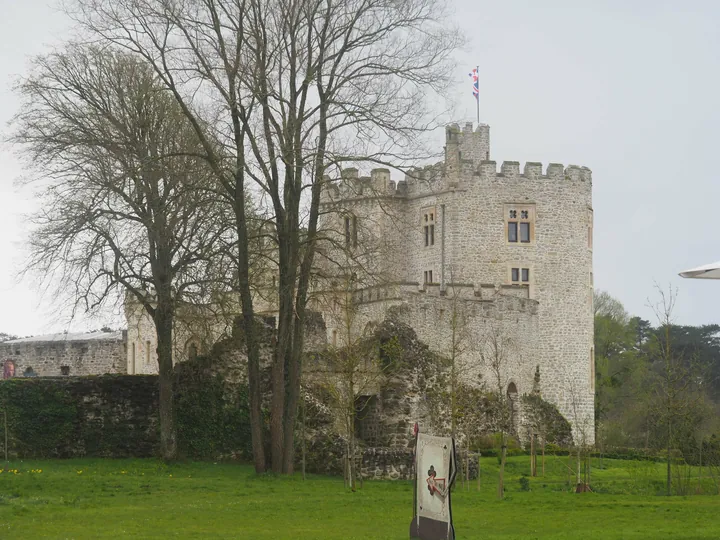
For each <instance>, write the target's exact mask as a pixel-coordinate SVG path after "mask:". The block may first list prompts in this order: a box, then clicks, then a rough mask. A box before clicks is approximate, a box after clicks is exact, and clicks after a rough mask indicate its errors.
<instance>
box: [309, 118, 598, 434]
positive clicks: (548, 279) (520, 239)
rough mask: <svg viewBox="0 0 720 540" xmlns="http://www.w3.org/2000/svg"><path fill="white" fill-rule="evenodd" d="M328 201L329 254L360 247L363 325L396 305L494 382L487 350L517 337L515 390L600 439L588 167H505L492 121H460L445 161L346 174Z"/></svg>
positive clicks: (441, 346)
mask: <svg viewBox="0 0 720 540" xmlns="http://www.w3.org/2000/svg"><path fill="white" fill-rule="evenodd" d="M322 206H323V209H322V210H321V214H322V215H324V216H326V218H325V219H326V221H329V222H334V224H332V225H328V224H327V223H326V227H325V228H326V229H330V230H334V231H336V233H335V237H334V239H333V242H331V244H332V246H333V247H334V251H335V252H336V253H334V254H333V255H331V256H328V257H327V259H328V260H334V261H336V260H338V259H342V254H340V253H338V252H339V251H342V250H343V249H344V250H346V251H350V252H354V255H353V256H352V257H347V258H346V260H347V261H348V264H349V265H350V266H357V267H358V272H357V273H355V272H353V273H352V275H353V279H354V284H353V288H354V289H356V290H355V291H354V293H353V295H354V302H355V303H356V305H357V308H356V310H355V312H354V315H353V319H354V320H353V323H352V325H353V326H354V327H355V328H354V330H353V332H355V333H360V332H362V327H363V326H364V325H367V324H372V323H376V322H379V321H381V320H382V319H383V318H384V316H385V314H386V313H387V312H388V310H389V309H391V308H394V311H395V312H396V313H401V314H402V319H403V322H405V323H407V324H409V325H410V326H412V328H413V329H414V330H415V331H416V332H417V334H418V337H419V339H420V340H422V341H423V342H425V343H427V344H428V345H430V347H431V348H432V349H433V350H435V351H436V352H438V353H440V354H444V355H446V356H447V355H449V354H451V353H452V352H453V351H455V353H458V352H462V355H461V356H462V357H461V358H458V360H459V361H460V363H461V364H462V366H463V369H462V370H461V372H460V373H461V377H462V378H463V379H465V380H467V381H468V382H471V381H475V380H477V378H478V376H482V378H483V379H484V380H485V381H488V382H489V383H490V384H489V386H490V388H491V389H493V385H495V384H496V383H497V380H498V377H496V376H494V375H495V374H494V373H492V369H491V368H490V366H489V364H490V363H492V359H491V358H489V356H491V354H489V352H488V350H487V349H488V345H489V340H490V341H492V340H497V339H498V337H500V338H502V339H503V340H504V341H505V342H506V343H512V344H513V346H512V347H511V348H510V347H507V351H505V352H504V353H503V354H504V355H505V356H506V358H502V359H499V360H501V363H502V366H501V367H502V371H503V374H502V378H501V383H502V384H503V386H504V389H505V391H506V392H507V395H508V397H510V398H511V399H515V398H516V397H517V396H518V395H522V394H526V393H531V392H532V391H533V390H534V391H539V392H540V394H541V395H542V396H543V398H544V399H546V400H548V401H550V402H552V403H554V404H555V405H556V406H557V407H558V408H559V410H560V412H561V413H562V414H563V415H564V416H565V417H566V418H567V419H568V420H569V421H570V422H571V424H572V425H573V431H574V432H575V436H576V437H577V436H578V435H582V436H583V437H584V438H585V442H586V443H588V444H592V443H593V440H594V390H595V389H594V380H595V368H594V351H593V330H594V329H593V324H594V318H593V306H592V292H593V275H592V234H593V210H592V179H591V172H590V170H589V169H588V168H586V167H577V166H572V165H571V166H568V167H563V166H562V165H559V164H555V163H551V164H549V165H548V166H547V168H546V169H545V174H543V167H542V165H541V164H540V163H527V164H525V166H524V168H523V169H522V171H521V169H520V165H519V164H518V163H517V162H511V161H506V162H504V163H503V164H502V165H501V167H500V171H498V170H497V164H496V163H495V162H494V161H491V160H490V128H489V126H487V125H482V124H481V125H479V126H477V128H476V129H475V130H473V126H472V124H466V125H465V126H464V127H463V128H462V129H461V128H460V127H459V126H458V125H450V126H448V127H447V129H446V146H445V160H444V162H442V163H439V164H437V165H433V166H429V167H426V168H423V169H420V170H413V171H410V172H409V173H408V174H406V177H405V179H404V180H401V181H398V182H395V181H393V180H391V179H390V173H389V171H388V170H387V169H375V170H373V171H372V173H371V175H370V177H359V175H358V172H357V170H355V169H346V170H345V171H344V173H343V178H342V179H341V180H340V181H339V182H336V183H334V184H333V185H332V186H331V188H330V189H328V190H326V191H325V194H324V197H323V198H322ZM333 209H334V211H333ZM323 211H324V212H323ZM332 249H333V248H331V250H332ZM360 268H362V269H363V272H362V273H360V272H359V269H360ZM325 311H326V312H332V308H331V307H326V309H325ZM458 315H460V316H459V317H458ZM333 321H340V323H339V324H334V323H333ZM458 321H461V322H462V328H459V327H458V324H457V323H458ZM326 323H327V325H328V339H329V341H331V342H333V343H335V342H336V341H338V340H339V339H340V340H341V339H342V336H343V334H346V333H347V330H346V329H345V328H344V326H347V325H346V324H345V322H344V320H343V317H342V316H334V317H333V316H330V317H326ZM459 331H461V337H462V339H463V341H464V342H463V343H462V344H461V347H457V343H458V342H457V339H458V335H459ZM453 336H455V337H454V338H453ZM536 374H539V382H536V380H535V379H536ZM538 386H539V388H537V387H538ZM495 389H496V388H495ZM580 431H582V434H581V433H580Z"/></svg>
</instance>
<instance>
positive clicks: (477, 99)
mask: <svg viewBox="0 0 720 540" xmlns="http://www.w3.org/2000/svg"><path fill="white" fill-rule="evenodd" d="M477 75H478V88H477V90H478V94H477V97H476V98H475V103H476V104H477V123H478V124H480V66H477Z"/></svg>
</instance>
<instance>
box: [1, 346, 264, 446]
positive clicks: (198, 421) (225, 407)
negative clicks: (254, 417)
mask: <svg viewBox="0 0 720 540" xmlns="http://www.w3.org/2000/svg"><path fill="white" fill-rule="evenodd" d="M203 362H204V360H203V359H199V360H198V362H196V363H191V362H185V363H183V364H180V365H179V366H182V368H181V369H178V370H177V379H176V390H177V397H176V403H175V415H176V422H177V429H178V445H179V448H180V450H181V453H182V455H185V456H187V457H191V458H196V459H216V458H219V457H227V456H233V457H239V458H246V457H248V456H249V455H250V454H249V453H250V426H249V414H248V408H247V388H246V387H245V386H243V385H236V386H234V387H229V386H228V385H226V384H225V382H224V381H223V378H222V377H221V376H219V375H216V374H211V373H210V371H209V370H207V369H206V366H205V364H204V363H203ZM2 410H4V411H5V412H6V413H7V423H8V426H7V429H8V454H9V455H10V456H13V457H19V458H34V457H35V458H44V457H83V456H88V457H150V456H154V455H156V454H157V451H158V447H159V432H158V429H159V421H158V378H157V376H155V375H102V376H89V377H57V378H55V377H52V378H51V377H47V378H45V377H43V378H16V379H8V380H3V381H0V411H2ZM0 414H1V412H0ZM1 424H2V416H0V435H3V434H2V430H4V426H2V425H1ZM3 446H4V435H3V436H0V455H1V454H2V453H3V452H4V447H3Z"/></svg>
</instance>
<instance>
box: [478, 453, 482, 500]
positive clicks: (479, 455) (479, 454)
mask: <svg viewBox="0 0 720 540" xmlns="http://www.w3.org/2000/svg"><path fill="white" fill-rule="evenodd" d="M481 457H482V452H478V491H480V458H481Z"/></svg>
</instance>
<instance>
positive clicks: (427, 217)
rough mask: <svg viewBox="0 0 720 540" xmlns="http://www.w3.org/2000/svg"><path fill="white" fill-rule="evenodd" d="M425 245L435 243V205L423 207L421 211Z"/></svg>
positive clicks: (429, 245)
mask: <svg viewBox="0 0 720 540" xmlns="http://www.w3.org/2000/svg"><path fill="white" fill-rule="evenodd" d="M421 215H422V218H421V219H422V228H423V238H424V241H425V244H424V245H425V247H431V246H434V245H435V216H436V214H435V207H434V206H433V207H430V208H424V209H423V210H422V212H421Z"/></svg>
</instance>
